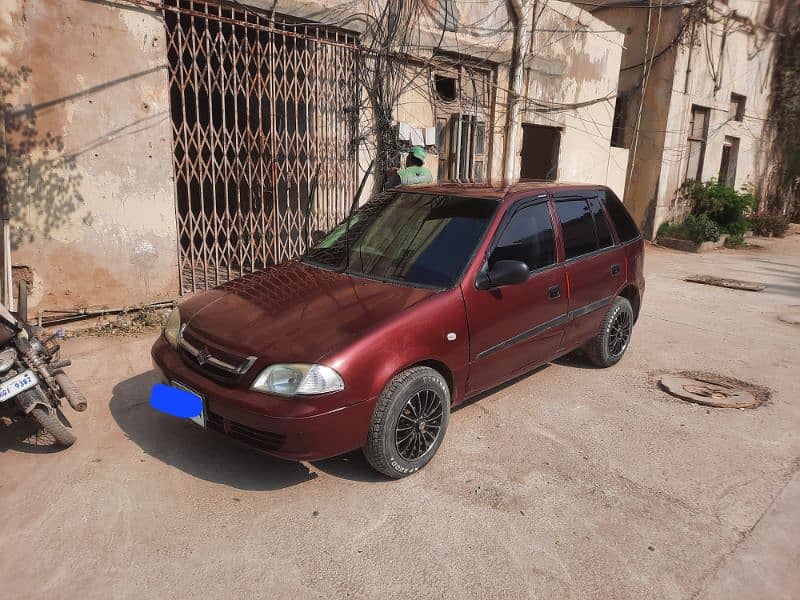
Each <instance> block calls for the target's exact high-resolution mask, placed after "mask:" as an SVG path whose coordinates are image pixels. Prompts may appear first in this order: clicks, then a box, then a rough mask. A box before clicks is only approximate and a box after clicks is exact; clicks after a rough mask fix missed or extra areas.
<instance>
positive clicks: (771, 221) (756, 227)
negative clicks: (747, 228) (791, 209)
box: [749, 212, 789, 237]
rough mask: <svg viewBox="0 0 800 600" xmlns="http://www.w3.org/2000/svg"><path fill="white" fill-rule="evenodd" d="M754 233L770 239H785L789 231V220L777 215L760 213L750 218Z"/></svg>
mask: <svg viewBox="0 0 800 600" xmlns="http://www.w3.org/2000/svg"><path fill="white" fill-rule="evenodd" d="M749 219H750V223H751V224H752V226H753V233H755V234H756V235H762V236H765V237H769V236H771V235H774V236H775V237H783V236H784V235H785V234H786V230H787V229H789V218H788V217H786V216H784V215H781V214H775V213H768V212H760V213H756V214H754V215H750V217H749Z"/></svg>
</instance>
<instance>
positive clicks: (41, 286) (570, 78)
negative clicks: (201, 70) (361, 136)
mask: <svg viewBox="0 0 800 600" xmlns="http://www.w3.org/2000/svg"><path fill="white" fill-rule="evenodd" d="M253 4H255V5H258V6H262V7H263V5H262V3H260V2H255V1H254V2H253ZM430 5H431V7H432V8H433V9H438V8H439V7H440V6H441V5H440V3H439V2H437V1H435V0H431V2H430ZM273 6H274V9H275V10H276V11H277V12H282V13H285V14H290V15H294V16H297V17H302V18H307V19H310V20H314V21H317V22H321V23H328V24H334V25H339V26H346V27H348V28H350V29H354V30H356V31H358V30H359V28H360V27H361V25H360V24H359V22H358V21H357V20H356V21H354V20H352V19H351V17H352V16H353V15H356V14H358V13H363V12H365V11H369V10H371V7H373V3H370V2H368V1H367V0H357V1H352V0H351V1H344V2H342V1H337V0H330V1H323V2H307V1H304V0H293V1H279V2H277V3H274V4H271V5H270V7H271V8H272V7H273ZM454 6H455V8H456V15H455V16H456V17H457V18H458V21H459V25H458V26H457V27H456V28H455V29H456V30H455V31H447V32H445V34H444V35H442V33H441V26H440V20H439V19H440V18H441V15H437V14H436V11H435V10H433V11H432V12H430V13H426V14H425V15H423V17H422V20H421V31H420V36H419V40H418V45H417V47H416V48H415V54H416V55H417V58H418V59H419V60H421V61H423V62H424V61H427V60H430V59H431V57H432V56H433V54H434V48H435V49H436V50H437V51H446V52H452V53H458V54H460V55H462V56H466V57H470V58H472V59H474V60H479V61H483V63H484V64H486V65H489V66H493V67H494V68H495V70H496V89H495V101H496V104H495V106H494V117H495V121H494V127H493V128H491V132H490V137H491V143H490V145H489V149H488V151H489V154H490V155H491V161H490V165H491V170H490V173H491V175H492V179H493V180H494V181H496V182H498V181H499V180H500V179H501V170H502V164H503V158H504V157H503V155H502V153H503V146H504V145H503V136H504V131H505V125H506V122H505V110H504V109H505V106H506V103H507V101H508V98H507V88H508V67H507V65H508V64H509V63H510V59H511V54H512V47H513V28H512V25H511V23H510V20H509V13H508V6H507V4H506V3H504V2H497V3H491V4H486V3H476V2H472V1H464V2H456V3H455V4H454ZM539 11H540V12H539V13H538V15H537V19H536V27H537V31H536V32H535V33H534V35H533V36H532V39H531V42H532V54H531V57H530V59H529V61H528V63H527V64H526V67H527V69H528V77H527V86H528V87H527V94H528V97H529V100H535V101H537V102H544V103H546V105H547V107H549V108H548V110H545V111H540V110H528V111H527V112H526V113H525V121H526V122H529V123H540V124H549V125H553V124H555V125H557V126H559V127H562V128H563V135H562V145H561V155H560V159H559V165H560V167H559V177H560V178H562V179H564V180H571V181H581V182H583V181H585V182H596V183H609V184H610V185H612V187H614V189H615V190H616V191H617V192H618V193H619V194H620V195H622V193H623V191H624V190H623V187H624V177H621V176H620V165H621V164H624V162H625V158H624V151H620V150H618V149H611V148H609V136H610V130H611V119H612V116H613V97H614V95H615V88H616V79H617V73H618V71H619V65H620V57H621V52H622V40H623V35H621V34H620V33H617V32H615V31H612V30H611V28H609V27H608V25H606V24H605V23H603V22H602V21H599V20H598V19H596V18H594V17H592V16H591V15H589V14H588V13H586V12H584V11H582V10H579V9H578V8H576V7H574V6H572V5H570V4H567V3H563V2H557V1H553V2H549V3H547V4H540V5H539ZM23 66H24V67H25V69H29V72H28V71H27V70H26V71H24V72H21V71H20V69H21V68H22V67H23ZM0 67H2V70H3V71H2V73H3V77H4V80H5V81H4V85H3V87H2V89H3V90H4V92H3V93H4V95H5V96H6V97H5V98H4V100H5V101H6V102H7V103H8V104H10V106H11V107H12V108H11V113H10V115H11V117H10V119H9V123H10V124H11V127H9V132H8V144H9V148H10V149H11V150H12V151H13V153H14V154H15V155H16V157H17V161H16V163H15V164H14V166H13V168H12V169H11V171H10V178H11V182H10V183H11V185H10V199H11V205H12V211H13V213H12V226H13V227H14V253H13V260H14V263H15V264H17V265H25V266H28V267H30V268H31V269H32V270H33V272H34V279H35V281H34V290H33V297H32V298H31V301H30V305H31V309H32V310H34V311H35V310H37V309H40V308H46V309H59V308H73V307H81V306H93V307H97V306H122V305H132V304H136V303H142V302H148V301H154V300H159V299H164V298H170V297H174V296H175V295H177V293H178V290H179V285H178V266H177V232H176V216H175V193H174V180H173V173H172V160H173V159H172V127H171V122H170V112H169V97H168V73H167V65H166V49H165V31H164V24H163V18H162V16H161V14H160V13H159V12H157V11H156V12H154V11H151V10H149V9H146V8H141V7H136V6H133V5H127V4H125V3H106V2H86V1H84V0H65V1H64V2H53V1H52V0H4V2H3V3H2V4H1V5H0ZM409 72H414V71H413V69H412V70H410V71H409ZM426 89H427V82H425V81H419V80H418V81H416V82H414V84H413V85H410V86H409V88H408V90H407V92H406V93H405V94H404V95H403V96H402V97H401V100H400V102H399V103H398V105H397V107H396V110H395V113H396V114H395V116H396V118H397V120H398V121H406V122H411V123H413V124H415V125H416V126H419V127H430V126H433V125H434V113H433V111H432V108H431V101H430V100H431V99H430V98H429V97H428V93H427V91H426ZM598 99H599V100H598ZM587 102H588V103H587ZM581 103H587V104H586V105H581V106H579V107H577V108H576V107H575V106H573V105H575V104H581ZM556 105H558V106H560V108H559V109H558V110H552V107H553V106H556ZM536 106H538V105H535V104H529V108H530V107H536ZM361 158H362V160H361V164H362V165H363V166H366V164H367V163H368V160H367V158H368V156H367V155H366V153H365V152H364V151H363V150H362V156H361ZM428 162H429V166H430V167H431V168H432V170H433V171H434V172H435V171H436V164H435V163H436V157H435V156H431V157H429V161H428Z"/></svg>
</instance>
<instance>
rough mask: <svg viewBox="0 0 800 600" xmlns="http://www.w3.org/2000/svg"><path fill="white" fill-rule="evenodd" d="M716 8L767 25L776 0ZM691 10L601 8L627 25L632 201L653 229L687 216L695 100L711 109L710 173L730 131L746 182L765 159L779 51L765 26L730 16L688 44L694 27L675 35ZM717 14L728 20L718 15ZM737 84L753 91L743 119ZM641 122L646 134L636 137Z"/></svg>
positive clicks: (738, 1) (734, 0) (739, 179)
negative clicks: (734, 102)
mask: <svg viewBox="0 0 800 600" xmlns="http://www.w3.org/2000/svg"><path fill="white" fill-rule="evenodd" d="M717 8H718V9H719V10H720V11H722V13H726V12H728V11H729V10H730V11H736V13H737V14H738V15H739V16H740V17H744V18H747V19H752V20H753V21H754V22H756V23H759V22H763V19H764V17H765V16H766V8H767V7H766V5H764V4H763V3H754V2H750V0H730V3H729V6H728V7H725V6H724V5H722V4H721V3H718V5H717ZM686 10H687V9H685V8H682V7H679V8H669V9H664V10H663V11H661V14H660V15H659V12H658V10H654V11H653V12H652V13H650V11H649V10H647V9H646V8H641V7H640V8H630V7H615V6H613V2H612V3H610V4H609V5H608V6H606V7H604V8H603V9H601V10H599V11H597V13H596V14H597V15H598V16H599V17H600V18H602V19H604V20H605V21H607V22H608V23H609V24H611V25H613V26H614V27H615V28H617V29H618V30H619V31H621V32H624V33H626V38H625V45H626V49H625V51H624V53H623V58H622V65H623V70H622V72H621V74H620V80H619V90H620V94H626V95H627V97H628V114H627V123H626V125H627V127H626V135H625V146H626V147H628V148H629V149H630V157H629V164H628V175H627V179H628V189H627V199H626V204H627V205H628V206H629V208H630V209H631V211H632V213H633V215H634V217H635V218H636V220H637V221H638V222H639V224H640V225H641V226H642V227H643V229H644V230H645V231H646V232H647V233H649V234H652V233H654V232H655V231H656V230H657V229H658V226H659V225H660V224H661V223H662V222H664V221H665V220H673V219H676V218H680V217H682V215H684V214H685V212H686V210H687V208H688V207H687V206H686V203H685V202H684V201H683V200H682V198H681V197H680V194H679V188H680V187H681V185H682V184H683V182H684V179H685V173H686V162H687V159H688V151H687V136H688V128H689V122H690V118H691V107H692V105H693V104H697V105H701V106H705V107H709V108H710V109H711V117H710V123H709V135H708V142H707V147H706V152H705V160H704V166H703V172H702V178H703V180H708V179H711V178H716V177H717V176H718V174H719V169H720V159H721V155H722V147H723V142H724V140H725V136H734V137H737V138H739V139H740V148H739V156H738V166H737V174H736V187H737V188H741V187H742V186H743V185H746V184H748V183H753V182H754V181H755V178H756V177H757V175H758V170H759V167H760V163H761V160H762V158H763V157H762V156H761V155H760V152H761V140H760V138H761V133H762V127H763V123H764V120H765V119H766V117H767V110H768V102H769V83H770V80H769V78H770V63H771V59H772V43H771V40H770V37H769V34H768V33H767V32H766V31H764V30H763V29H759V28H758V27H756V28H755V29H754V30H752V31H751V30H750V28H749V27H747V26H746V25H745V24H744V23H742V22H741V21H734V20H728V21H727V23H726V21H725V20H724V19H721V20H719V22H717V23H708V24H705V23H701V24H698V25H697V26H696V29H695V35H694V40H695V41H694V43H693V44H690V43H689V39H690V37H691V29H687V30H686V31H685V32H684V35H683V37H682V38H681V40H680V42H679V43H673V42H674V41H675V40H676V38H678V37H679V34H680V33H681V23H682V19H684V18H685V16H686ZM648 16H649V31H650V42H649V44H647V41H646V40H647V37H648V34H647V31H648ZM715 19H719V15H718V14H715ZM726 28H727V30H726ZM723 37H724V38H725V46H724V48H722V47H721V43H722V39H723ZM708 42H710V46H709V47H707V44H708ZM664 50H666V51H664ZM653 55H656V56H658V58H656V60H655V61H654V62H653V66H652V69H649V70H648V69H647V68H646V67H645V65H643V64H642V63H644V62H645V61H646V57H647V58H649V57H651V56H653ZM720 56H722V58H720ZM629 67H633V68H629ZM715 78H716V80H715ZM642 90H644V101H643V102H642ZM732 92H733V93H737V94H741V95H744V96H746V97H747V105H746V114H745V118H744V121H743V122H741V123H739V122H736V121H734V120H732V115H729V106H730V95H731V93H732ZM640 110H641V116H639V111H640ZM637 127H638V139H637V136H636V135H634V132H635V131H636V130H637Z"/></svg>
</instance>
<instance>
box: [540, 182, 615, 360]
mask: <svg viewBox="0 0 800 600" xmlns="http://www.w3.org/2000/svg"><path fill="white" fill-rule="evenodd" d="M553 200H554V204H555V208H556V214H557V216H558V221H559V226H560V227H561V239H562V243H563V247H564V267H565V270H566V280H567V286H568V289H569V316H570V322H569V325H568V326H567V328H566V334H565V339H564V346H565V348H567V349H570V348H573V347H575V346H577V345H579V344H581V343H582V342H584V341H586V340H587V339H589V338H591V337H592V336H593V335H595V334H596V333H597V330H598V328H599V327H600V323H601V321H602V319H603V316H604V315H605V312H606V310H605V309H606V308H607V307H608V305H609V304H611V302H612V301H613V299H614V295H615V294H616V292H617V290H618V289H619V288H620V286H621V285H622V283H624V280H625V269H624V260H625V257H624V252H623V250H622V248H621V247H620V245H619V244H617V243H616V242H615V240H614V237H613V235H612V232H611V228H610V226H609V224H608V220H607V217H606V214H605V211H604V209H603V207H602V204H601V202H600V193H599V190H590V191H581V192H580V193H576V192H561V193H557V194H555V195H554V198H553Z"/></svg>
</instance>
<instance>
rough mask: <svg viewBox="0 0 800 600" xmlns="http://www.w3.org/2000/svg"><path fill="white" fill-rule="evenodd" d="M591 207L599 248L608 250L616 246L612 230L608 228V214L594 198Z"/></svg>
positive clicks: (590, 201)
mask: <svg viewBox="0 0 800 600" xmlns="http://www.w3.org/2000/svg"><path fill="white" fill-rule="evenodd" d="M589 207H590V208H591V209H592V218H593V219H594V230H595V233H596V234H597V244H598V247H599V248H608V247H609V246H613V245H614V238H613V236H612V235H611V228H610V227H609V226H608V220H607V219H606V213H605V212H604V211H603V207H602V206H600V200H598V199H597V198H592V199H591V200H589Z"/></svg>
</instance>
